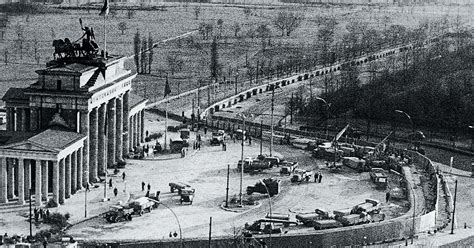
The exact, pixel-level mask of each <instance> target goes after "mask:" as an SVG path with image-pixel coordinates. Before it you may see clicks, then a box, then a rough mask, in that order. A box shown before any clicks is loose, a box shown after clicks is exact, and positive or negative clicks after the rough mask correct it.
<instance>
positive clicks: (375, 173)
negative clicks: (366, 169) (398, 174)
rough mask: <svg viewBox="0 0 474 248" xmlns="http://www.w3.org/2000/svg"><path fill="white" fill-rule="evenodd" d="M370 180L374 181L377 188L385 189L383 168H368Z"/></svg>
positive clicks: (385, 181)
mask: <svg viewBox="0 0 474 248" xmlns="http://www.w3.org/2000/svg"><path fill="white" fill-rule="evenodd" d="M370 180H372V182H374V183H375V187H376V188H377V189H386V188H387V184H388V180H387V176H386V174H385V170H384V169H382V168H372V169H371V170H370Z"/></svg>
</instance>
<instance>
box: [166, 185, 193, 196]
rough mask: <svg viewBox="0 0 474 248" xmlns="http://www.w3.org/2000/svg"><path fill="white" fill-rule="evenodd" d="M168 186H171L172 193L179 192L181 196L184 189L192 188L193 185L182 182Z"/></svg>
mask: <svg viewBox="0 0 474 248" xmlns="http://www.w3.org/2000/svg"><path fill="white" fill-rule="evenodd" d="M168 185H169V186H170V191H171V193H174V191H175V190H178V195H181V191H182V190H183V189H187V188H191V185H189V184H185V183H182V182H177V183H175V182H171V183H169V184H168Z"/></svg>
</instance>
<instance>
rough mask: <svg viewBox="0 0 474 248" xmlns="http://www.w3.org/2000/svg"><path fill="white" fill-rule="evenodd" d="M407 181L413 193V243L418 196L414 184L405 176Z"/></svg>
mask: <svg viewBox="0 0 474 248" xmlns="http://www.w3.org/2000/svg"><path fill="white" fill-rule="evenodd" d="M405 182H406V183H407V185H408V186H409V187H410V190H411V192H412V195H413V222H412V235H411V243H412V244H413V238H414V237H415V218H416V211H415V208H416V196H415V190H414V189H413V186H411V184H410V183H409V182H408V179H407V178H406V177H405Z"/></svg>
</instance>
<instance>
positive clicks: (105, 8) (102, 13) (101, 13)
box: [99, 0, 109, 16]
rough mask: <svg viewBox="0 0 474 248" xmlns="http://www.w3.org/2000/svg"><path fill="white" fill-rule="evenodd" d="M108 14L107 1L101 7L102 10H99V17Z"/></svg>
mask: <svg viewBox="0 0 474 248" xmlns="http://www.w3.org/2000/svg"><path fill="white" fill-rule="evenodd" d="M108 14H109V0H105V1H104V6H102V9H101V10H100V14H99V15H101V16H106V15H108Z"/></svg>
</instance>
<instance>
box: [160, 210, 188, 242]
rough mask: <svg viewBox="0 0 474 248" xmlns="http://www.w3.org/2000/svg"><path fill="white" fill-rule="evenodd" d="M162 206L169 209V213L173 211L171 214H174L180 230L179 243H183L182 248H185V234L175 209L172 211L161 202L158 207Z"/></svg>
mask: <svg viewBox="0 0 474 248" xmlns="http://www.w3.org/2000/svg"><path fill="white" fill-rule="evenodd" d="M160 205H162V206H163V207H165V208H167V209H168V210H169V211H171V213H172V214H173V216H174V218H175V219H176V222H177V223H178V228H179V242H180V243H181V247H184V244H183V233H182V231H181V223H179V219H178V216H177V215H176V213H175V212H174V211H173V209H171V208H170V207H168V206H166V205H165V204H163V203H162V202H160V203H159V204H158V206H160Z"/></svg>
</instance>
